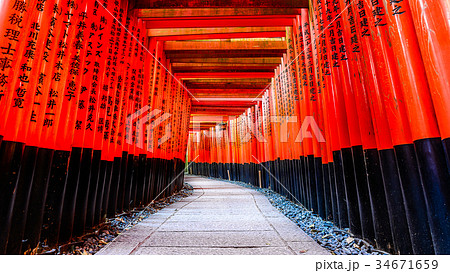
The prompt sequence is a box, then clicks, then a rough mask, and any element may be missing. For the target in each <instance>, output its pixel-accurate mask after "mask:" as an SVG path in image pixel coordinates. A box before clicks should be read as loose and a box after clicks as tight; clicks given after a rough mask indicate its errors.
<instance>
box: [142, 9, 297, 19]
mask: <svg viewBox="0 0 450 273" xmlns="http://www.w3.org/2000/svg"><path fill="white" fill-rule="evenodd" d="M298 14H301V9H300V8H272V9H267V8H252V9H249V8H220V9H217V8H183V9H180V8H167V9H164V8H163V9H137V10H136V16H137V17H139V18H142V19H150V18H174V17H221V16H263V15H278V16H282V15H298Z"/></svg>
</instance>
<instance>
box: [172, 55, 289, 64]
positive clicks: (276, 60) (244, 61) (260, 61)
mask: <svg viewBox="0 0 450 273" xmlns="http://www.w3.org/2000/svg"><path fill="white" fill-rule="evenodd" d="M171 63H172V64H176V63H208V64H210V63H216V64H224V63H227V64H235V63H239V64H275V65H278V64H280V63H281V58H279V57H268V58H263V57H256V58H213V57H206V58H179V59H176V60H175V61H174V62H171Z"/></svg>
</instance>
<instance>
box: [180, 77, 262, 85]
mask: <svg viewBox="0 0 450 273" xmlns="http://www.w3.org/2000/svg"><path fill="white" fill-rule="evenodd" d="M184 82H185V83H186V84H190V83H224V84H231V83H237V84H249V83H263V84H264V83H270V79H268V78H246V79H226V80H223V79H195V80H192V79H189V80H185V81H184Z"/></svg>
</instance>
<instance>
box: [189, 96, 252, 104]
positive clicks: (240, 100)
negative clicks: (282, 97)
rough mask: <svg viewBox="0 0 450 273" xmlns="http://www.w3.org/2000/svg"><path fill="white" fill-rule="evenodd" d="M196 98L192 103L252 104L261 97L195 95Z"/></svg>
mask: <svg viewBox="0 0 450 273" xmlns="http://www.w3.org/2000/svg"><path fill="white" fill-rule="evenodd" d="M195 98H196V99H197V100H196V101H195V102H193V105H194V104H195V105H198V104H203V103H204V102H208V103H224V105H228V104H244V103H248V104H253V103H255V102H256V101H260V100H261V99H258V98H236V97H232V98H226V97H225V98H224V97H217V98H211V97H209V98H208V97H195Z"/></svg>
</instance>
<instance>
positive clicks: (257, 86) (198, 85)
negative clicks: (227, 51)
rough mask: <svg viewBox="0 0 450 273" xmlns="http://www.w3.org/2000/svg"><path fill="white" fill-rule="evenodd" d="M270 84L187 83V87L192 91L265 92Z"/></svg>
mask: <svg viewBox="0 0 450 273" xmlns="http://www.w3.org/2000/svg"><path fill="white" fill-rule="evenodd" d="M267 86H268V83H209V84H208V83H189V84H188V83H186V87H187V88H188V89H189V90H191V89H227V88H230V89H239V88H242V89H260V90H263V89H265V88H266V87H267Z"/></svg>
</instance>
